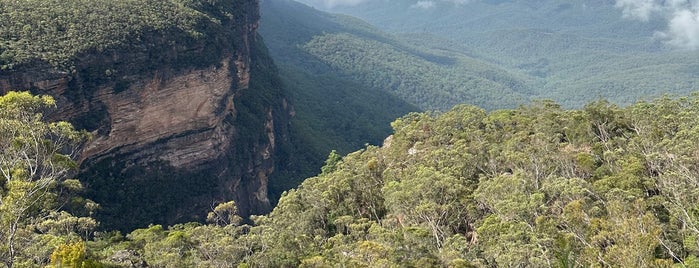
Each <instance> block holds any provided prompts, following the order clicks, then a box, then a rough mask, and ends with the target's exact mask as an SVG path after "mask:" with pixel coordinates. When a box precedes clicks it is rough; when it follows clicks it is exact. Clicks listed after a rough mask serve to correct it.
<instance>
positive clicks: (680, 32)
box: [616, 0, 699, 50]
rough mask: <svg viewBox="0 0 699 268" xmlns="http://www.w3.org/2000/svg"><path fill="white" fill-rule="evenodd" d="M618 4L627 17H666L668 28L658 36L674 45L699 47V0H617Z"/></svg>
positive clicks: (690, 47) (691, 47) (683, 47)
mask: <svg viewBox="0 0 699 268" xmlns="http://www.w3.org/2000/svg"><path fill="white" fill-rule="evenodd" d="M616 6H617V7H618V8H621V9H622V13H623V15H624V17H626V18H632V19H638V20H641V21H648V20H649V19H650V18H652V17H653V16H656V15H657V16H659V17H661V18H665V19H666V20H667V29H666V30H665V31H661V32H657V33H656V34H655V36H656V37H658V38H660V39H661V40H663V41H665V43H666V44H668V45H671V46H674V47H678V48H682V49H692V50H693V49H699V0H617V1H616Z"/></svg>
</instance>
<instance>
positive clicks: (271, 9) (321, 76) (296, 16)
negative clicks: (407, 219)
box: [260, 0, 419, 197]
mask: <svg viewBox="0 0 699 268" xmlns="http://www.w3.org/2000/svg"><path fill="white" fill-rule="evenodd" d="M323 32H360V33H364V34H373V33H371V32H370V31H367V30H363V29H354V28H352V27H349V26H348V25H345V24H342V22H341V21H339V20H337V18H335V17H334V16H332V15H330V14H327V13H323V12H318V11H317V10H314V9H311V8H309V7H307V6H305V5H302V4H299V3H296V2H293V1H285V0H273V1H263V2H262V3H261V22H260V34H261V35H262V36H263V37H264V38H265V43H266V44H267V46H268V47H269V50H270V54H271V56H272V57H273V58H274V60H275V63H276V65H277V66H279V70H280V74H281V75H280V76H281V78H282V82H283V84H284V87H285V89H286V93H287V94H288V96H289V97H290V98H291V99H292V101H293V102H294V118H293V120H292V128H291V131H292V133H291V139H292V141H293V142H292V144H291V146H290V148H289V150H288V151H289V152H290V153H289V162H288V164H289V165H290V168H288V169H287V171H288V173H277V174H276V176H274V177H273V178H272V179H273V181H272V182H271V184H270V186H271V188H270V194H271V195H272V197H278V196H279V195H280V194H281V193H282V192H283V191H285V190H288V189H290V188H292V187H296V186H297V185H298V184H299V183H300V182H301V181H302V180H303V179H304V178H307V177H310V176H313V175H315V174H317V173H318V170H319V167H320V166H322V161H323V160H324V159H325V158H326V157H327V155H328V153H329V152H330V151H331V150H336V151H338V152H340V153H348V152H351V151H354V150H357V149H359V148H361V147H363V146H365V144H367V143H369V144H380V143H381V141H382V140H383V139H384V138H385V137H386V136H387V135H388V134H389V133H390V131H391V128H390V122H391V121H393V120H394V119H395V118H397V117H400V116H402V115H404V114H406V113H409V112H412V111H418V110H419V108H417V107H416V106H413V105H411V104H408V103H407V102H405V101H403V100H401V99H399V98H398V97H396V96H394V95H392V94H389V93H387V92H385V91H383V90H381V89H378V88H375V87H372V86H370V85H367V84H366V83H364V81H361V80H357V79H353V78H352V77H348V76H347V75H344V74H342V73H341V72H339V71H338V70H336V69H334V68H332V67H331V66H330V65H328V64H326V63H325V62H324V61H322V59H319V58H317V57H316V56H314V55H312V54H309V53H308V52H307V51H306V50H305V49H303V48H302V47H300V45H301V44H304V43H307V42H309V41H310V40H311V39H312V38H313V36H316V35H319V34H321V33H323ZM376 36H378V34H377V35H376Z"/></svg>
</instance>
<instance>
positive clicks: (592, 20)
mask: <svg viewBox="0 0 699 268" xmlns="http://www.w3.org/2000/svg"><path fill="white" fill-rule="evenodd" d="M416 2H417V1H407V0H403V1H365V2H363V3H362V4H359V5H356V6H350V7H347V6H337V7H334V8H332V9H330V10H331V11H332V12H339V13H345V14H351V15H353V16H357V17H359V18H362V19H364V20H366V21H367V22H369V23H371V24H372V25H376V26H377V27H378V28H380V29H381V30H384V31H387V32H389V33H392V34H395V35H398V36H405V35H408V36H410V38H409V39H407V40H409V41H410V42H411V43H412V44H416V45H417V46H422V47H445V46H449V48H450V50H451V51H454V52H455V53H464V54H467V55H469V56H471V57H473V58H476V59H479V60H482V61H485V62H487V63H489V64H491V65H493V66H497V67H499V68H503V69H505V70H507V71H508V72H514V73H519V74H523V75H525V76H526V77H527V78H526V79H525V80H527V79H529V80H530V82H531V83H529V84H528V85H529V87H530V88H531V89H532V92H531V94H530V98H534V99H549V98H550V99H554V100H556V101H558V102H559V103H561V104H562V105H564V106H565V107H580V106H581V105H583V104H584V103H586V102H588V101H591V100H595V99H598V98H607V99H609V100H611V101H613V102H615V103H619V104H629V103H633V102H634V101H636V100H639V99H650V98H653V97H656V96H659V95H663V94H674V95H686V94H688V93H690V92H693V91H696V90H698V89H699V87H698V85H699V68H696V67H694V68H693V66H696V64H695V63H696V62H699V53H697V52H696V51H688V50H684V49H677V48H674V47H672V46H671V45H670V44H667V43H665V41H667V40H664V39H662V38H659V37H658V36H660V35H662V34H660V33H661V32H663V31H665V30H666V27H667V26H666V22H665V21H664V18H663V17H662V16H650V17H649V18H648V21H645V22H641V21H636V20H632V19H631V18H628V16H627V18H625V16H624V14H625V13H624V12H625V11H624V10H623V9H621V8H619V7H618V6H616V5H615V4H616V1H592V0H590V1H576V2H570V1H562V0H543V1H514V0H513V1H467V2H465V3H462V4H454V3H453V1H422V2H430V3H432V4H423V5H416ZM462 2H463V1H462ZM420 36H422V38H420ZM430 36H436V37H438V38H430ZM443 43H446V44H449V45H443ZM451 44H457V46H453V45H451ZM464 102H467V103H473V102H471V101H470V100H464Z"/></svg>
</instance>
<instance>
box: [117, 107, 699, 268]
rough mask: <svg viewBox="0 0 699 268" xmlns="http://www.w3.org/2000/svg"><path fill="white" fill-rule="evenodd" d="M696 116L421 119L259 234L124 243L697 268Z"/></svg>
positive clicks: (293, 260)
mask: <svg viewBox="0 0 699 268" xmlns="http://www.w3.org/2000/svg"><path fill="white" fill-rule="evenodd" d="M697 113H699V96H697V95H693V96H690V97H686V98H679V99H671V98H661V99H657V100H655V101H652V102H639V103H637V104H634V105H632V106H629V107H626V108H620V107H618V106H616V105H613V104H610V103H609V102H606V101H598V102H594V103H590V104H588V105H586V106H585V108H583V109H580V110H564V109H562V108H561V107H560V106H559V105H558V104H556V103H554V102H552V101H540V102H537V103H535V104H533V105H530V106H523V107H520V108H518V109H513V110H498V111H493V112H490V113H487V112H485V111H484V110H482V109H479V108H476V107H473V106H458V107H455V108H454V109H452V110H451V111H448V112H445V113H442V114H438V113H413V114H409V115H407V116H405V117H403V118H400V119H398V120H396V121H395V122H394V123H393V124H392V126H393V127H394V134H393V135H392V136H391V138H389V139H387V140H386V144H384V145H383V146H382V147H376V146H369V147H367V148H365V149H363V150H360V151H357V152H354V153H351V154H348V155H346V156H344V157H342V158H341V159H340V158H339V157H338V156H337V155H331V156H330V157H329V159H328V161H327V163H328V165H327V166H326V168H324V171H323V173H321V174H319V175H318V176H316V177H313V178H309V179H307V180H306V181H304V182H303V183H302V184H301V185H300V186H299V187H298V188H296V189H293V190H290V191H288V192H286V193H285V194H283V195H282V197H281V199H280V201H279V204H278V206H277V207H276V208H275V209H274V211H273V212H272V213H270V214H269V215H267V216H259V217H254V218H253V219H254V225H253V226H238V227H231V225H229V226H227V227H226V226H218V227H217V226H213V225H212V226H198V225H189V226H190V227H186V226H175V227H173V228H172V229H170V230H163V229H162V228H161V227H157V228H156V229H153V228H155V227H151V228H150V229H148V230H138V231H136V232H134V233H132V234H131V235H129V236H127V238H128V239H127V240H126V241H124V242H123V243H127V244H129V243H137V244H138V245H139V248H141V250H145V251H144V253H143V254H145V255H143V254H142V255H141V256H146V257H145V258H146V261H147V262H149V263H155V262H156V261H157V262H160V261H163V262H169V261H179V262H181V263H187V262H192V261H194V262H197V261H200V260H203V259H202V258H204V256H205V255H202V254H203V253H201V252H202V251H201V249H202V246H201V245H204V244H206V245H209V244H217V243H220V242H217V241H218V239H223V238H224V237H227V238H226V239H225V241H226V242H225V243H227V245H234V246H231V248H230V250H232V251H230V252H229V253H226V254H228V255H225V256H227V257H228V259H226V260H227V261H230V262H232V263H236V264H241V265H243V267H245V265H249V266H252V267H289V266H300V267H327V266H358V267H550V266H562V267H676V266H690V267H691V266H693V265H696V263H697V256H698V254H699V250H698V248H699V247H698V246H697V241H699V240H697V238H698V237H699V233H698V232H697V227H696V226H698V225H699V218H698V217H697V216H696V212H695V211H696V202H697V194H696V191H695V189H696V178H697V177H699V166H698V165H697V163H699V161H698V160H699V159H697V155H696V153H695V149H696V148H698V146H699V144H698V143H697V141H698V140H699V136H697V135H699V134H698V133H699V132H697V131H696V129H697V127H696V125H697V124H695V123H696V122H695V121H696V120H697V119H696V118H699V116H697V115H698V114H697ZM197 226H198V227H197ZM184 227H186V228H184ZM227 228H229V229H230V228H232V229H230V230H229V229H227ZM151 229H153V230H151ZM194 230H198V231H196V232H193V231H194ZM226 230H229V231H226ZM234 230H238V231H234ZM230 231H233V233H230V234H229V235H228V236H218V235H214V234H217V233H219V232H230ZM154 232H155V233H156V234H159V235H158V236H157V237H155V238H152V236H148V237H151V238H148V239H150V240H148V239H146V240H144V239H141V238H138V237H146V236H144V234H148V233H154ZM194 233H198V234H200V235H201V234H206V233H208V234H211V236H206V237H202V238H200V239H204V240H197V241H198V242H196V243H191V242H192V241H194V240H191V239H192V238H191V237H192V236H191V235H193V234H194ZM171 236H176V237H178V238H182V239H184V241H189V242H187V243H180V244H172V243H171V242H173V239H174V238H171ZM206 239H211V240H206ZM138 241H141V242H138ZM168 241H169V242H168ZM178 241H179V240H178ZM221 241H224V240H221ZM151 243H153V245H156V246H150V244H151ZM207 247H208V246H207ZM155 249H158V250H160V251H154V250H155ZM163 250H165V251H163ZM182 250H185V251H182ZM207 250H211V249H207ZM161 251H163V252H161ZM148 252H154V254H151V253H148ZM158 252H161V253H158ZM164 252H180V253H182V252H185V253H183V254H181V255H177V256H175V257H176V258H174V259H169V260H168V259H167V258H165V257H167V256H174V255H171V253H167V254H166V253H164ZM149 254H151V255H149ZM168 254H170V255H168ZM188 254H189V255H188ZM219 256H220V255H219ZM149 258H153V259H152V260H149ZM168 258H169V257H168Z"/></svg>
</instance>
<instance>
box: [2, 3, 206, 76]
mask: <svg viewBox="0 0 699 268" xmlns="http://www.w3.org/2000/svg"><path fill="white" fill-rule="evenodd" d="M197 5H199V6H197ZM201 5H202V2H199V1H189V0H182V1H180V0H171V1H152V0H149V1H132V0H119V1H68V2H65V1H56V0H50V1H38V0H23V1H6V0H3V1H1V2H0V17H2V18H3V19H2V20H0V38H1V40H2V42H0V67H1V68H2V69H3V70H4V69H11V68H13V67H14V66H16V65H20V64H25V63H28V62H30V61H33V60H34V61H36V60H42V61H46V62H49V63H51V64H52V65H54V66H59V65H60V67H69V65H70V61H71V60H74V58H75V57H76V56H78V55H79V54H80V53H86V52H88V51H103V50H105V49H112V48H118V47H124V46H127V45H129V46H131V45H136V46H149V45H150V44H148V43H143V38H145V37H146V36H147V35H149V34H152V32H155V31H167V32H169V33H170V34H181V35H182V36H187V35H189V37H191V38H200V37H202V36H204V35H205V32H204V31H206V29H204V28H203V26H204V25H207V24H208V25H207V27H210V25H211V23H214V21H215V20H216V19H217V18H214V17H210V16H207V14H205V13H203V12H201V11H200V10H203V8H202V7H201ZM195 8H197V9H195ZM65 65H68V66H65Z"/></svg>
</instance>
